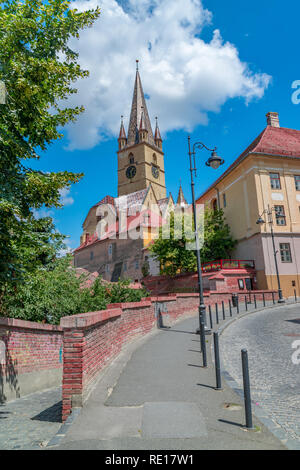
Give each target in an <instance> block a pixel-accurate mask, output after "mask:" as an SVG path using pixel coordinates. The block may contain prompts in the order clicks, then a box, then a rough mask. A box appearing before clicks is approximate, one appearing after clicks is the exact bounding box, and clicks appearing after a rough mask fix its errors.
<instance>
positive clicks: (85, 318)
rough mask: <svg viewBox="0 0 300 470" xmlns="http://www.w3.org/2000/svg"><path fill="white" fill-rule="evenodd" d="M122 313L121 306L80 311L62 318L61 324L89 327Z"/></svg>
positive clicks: (70, 326)
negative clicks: (93, 310)
mask: <svg viewBox="0 0 300 470" xmlns="http://www.w3.org/2000/svg"><path fill="white" fill-rule="evenodd" d="M121 315H122V309H121V308H112V309H108V310H100V311H98V312H87V313H79V314H77V315H70V316H68V317H63V318H61V320H60V326H61V327H62V328H63V329H66V328H88V327H90V326H93V325H96V324H97V323H102V322H105V321H106V320H111V319H113V318H117V317H120V316H121Z"/></svg>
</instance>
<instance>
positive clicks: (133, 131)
mask: <svg viewBox="0 0 300 470" xmlns="http://www.w3.org/2000/svg"><path fill="white" fill-rule="evenodd" d="M142 114H144V116H142ZM142 117H143V120H144V124H143V125H144V127H145V130H146V131H147V132H148V142H149V144H151V145H154V137H153V132H152V128H151V123H150V119H149V114H148V110H147V104H146V100H145V95H144V92H143V87H142V82H141V77H140V72H139V69H138V61H137V69H136V77H135V84H134V91H133V99H132V106H131V113H130V120H129V127H128V140H127V146H131V145H135V144H137V143H139V127H140V123H141V118H142Z"/></svg>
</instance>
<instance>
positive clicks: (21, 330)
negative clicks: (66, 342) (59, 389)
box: [0, 318, 63, 402]
mask: <svg viewBox="0 0 300 470" xmlns="http://www.w3.org/2000/svg"><path fill="white" fill-rule="evenodd" d="M62 345H63V330H62V328H61V327H58V326H53V325H43V324H40V323H35V322H28V321H23V320H16V319H11V318H0V402H5V401H6V400H11V399H14V398H18V397H20V396H22V395H26V394H28V393H33V392H35V391H38V390H42V389H43V388H47V387H51V386H56V385H59V384H60V381H61V370H62V362H63V361H62Z"/></svg>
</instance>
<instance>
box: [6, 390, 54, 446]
mask: <svg viewBox="0 0 300 470" xmlns="http://www.w3.org/2000/svg"><path fill="white" fill-rule="evenodd" d="M61 408H62V404H61V388H60V387H59V388H55V389H51V390H46V391H44V392H40V393H33V394H31V395H27V396H26V397H23V398H19V399H17V400H14V401H10V402H8V403H5V404H0V449H1V450H16V449H18V450H24V449H40V448H43V447H45V446H46V445H47V443H48V441H49V440H50V439H52V438H53V436H54V435H55V434H56V433H57V431H58V430H59V428H60V427H61V412H62V410H61Z"/></svg>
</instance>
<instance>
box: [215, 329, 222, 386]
mask: <svg viewBox="0 0 300 470" xmlns="http://www.w3.org/2000/svg"><path fill="white" fill-rule="evenodd" d="M214 350H215V369H216V390H222V382H221V366H220V349H219V335H218V333H214Z"/></svg>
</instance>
